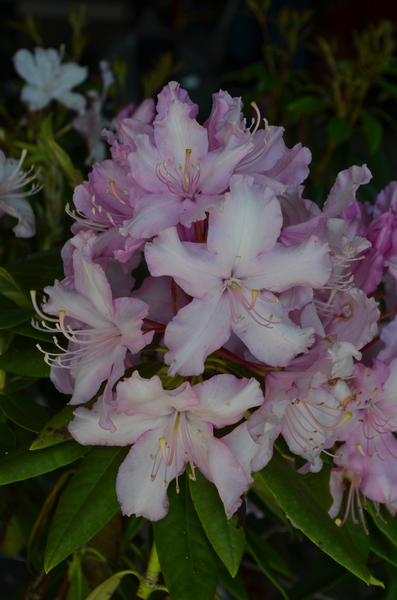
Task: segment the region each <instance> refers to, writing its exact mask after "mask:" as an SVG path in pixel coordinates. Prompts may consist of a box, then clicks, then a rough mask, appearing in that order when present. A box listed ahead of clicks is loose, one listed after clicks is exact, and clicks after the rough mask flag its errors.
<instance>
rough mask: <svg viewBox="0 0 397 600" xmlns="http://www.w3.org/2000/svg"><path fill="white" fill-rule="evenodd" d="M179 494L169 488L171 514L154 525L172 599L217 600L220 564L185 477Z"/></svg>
mask: <svg viewBox="0 0 397 600" xmlns="http://www.w3.org/2000/svg"><path fill="white" fill-rule="evenodd" d="M179 486H180V493H179V494H177V493H176V487H175V485H170V486H169V488H168V494H169V499H170V510H169V513H168V515H167V516H166V517H165V518H164V519H161V520H160V521H156V522H155V523H153V532H154V539H155V543H156V548H157V552H158V556H159V560H160V565H161V571H162V573H163V576H164V579H165V583H166V586H167V588H168V590H169V593H170V596H171V598H175V599H178V600H214V595H215V586H216V576H217V569H218V566H217V561H216V554H215V552H214V551H213V549H212V546H211V544H210V542H209V541H208V539H207V536H206V535H205V531H204V529H203V527H202V525H201V522H200V519H199V518H198V516H197V513H196V510H195V508H194V506H193V502H192V500H191V498H190V493H189V484H188V483H187V481H186V475H184V476H183V477H180V478H179Z"/></svg>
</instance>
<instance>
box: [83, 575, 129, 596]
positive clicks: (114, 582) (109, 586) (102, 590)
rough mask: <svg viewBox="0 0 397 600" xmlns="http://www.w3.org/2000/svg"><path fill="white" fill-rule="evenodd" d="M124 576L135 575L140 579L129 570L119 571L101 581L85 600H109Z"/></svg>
mask: <svg viewBox="0 0 397 600" xmlns="http://www.w3.org/2000/svg"><path fill="white" fill-rule="evenodd" d="M125 575H135V576H136V577H138V579H140V573H138V571H133V570H131V569H129V570H128V571H120V572H119V573H115V574H114V575H112V576H111V577H109V579H106V580H105V581H103V582H102V583H101V585H99V586H98V587H97V588H95V590H93V591H92V592H91V594H89V595H88V596H87V598H86V599H85V600H109V598H110V596H111V595H112V594H113V592H115V591H116V590H117V588H118V587H119V584H120V581H121V580H122V579H123V577H124V576H125Z"/></svg>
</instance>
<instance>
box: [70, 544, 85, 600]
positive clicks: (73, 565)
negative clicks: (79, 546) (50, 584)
mask: <svg viewBox="0 0 397 600" xmlns="http://www.w3.org/2000/svg"><path fill="white" fill-rule="evenodd" d="M81 562H82V561H81V556H80V555H79V553H78V552H76V553H75V555H74V556H73V559H72V560H71V561H70V563H69V566H68V581H69V588H68V593H67V596H66V600H85V598H86V597H87V595H88V594H89V592H90V586H89V585H88V581H87V580H86V578H85V577H84V575H83V570H82V568H81V567H82V565H81Z"/></svg>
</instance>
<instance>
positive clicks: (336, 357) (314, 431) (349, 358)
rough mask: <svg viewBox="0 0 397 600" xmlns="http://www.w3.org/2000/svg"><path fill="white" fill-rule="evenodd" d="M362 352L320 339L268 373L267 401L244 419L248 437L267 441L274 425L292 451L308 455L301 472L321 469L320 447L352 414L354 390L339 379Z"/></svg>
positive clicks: (328, 443) (328, 444) (329, 441)
mask: <svg viewBox="0 0 397 600" xmlns="http://www.w3.org/2000/svg"><path fill="white" fill-rule="evenodd" d="M360 356H361V355H360V353H359V352H358V351H357V349H356V348H355V347H354V346H353V345H352V344H350V343H348V342H335V343H334V344H331V343H330V342H327V341H324V342H322V344H321V345H320V346H319V347H318V348H317V352H316V351H315V349H314V350H312V351H311V352H310V353H309V354H308V355H306V356H302V357H298V358H296V359H295V360H294V361H292V363H291V365H290V366H289V367H287V368H286V369H285V371H283V372H272V373H269V375H267V377H266V394H265V402H264V404H263V405H262V407H261V408H260V409H259V410H257V411H256V412H255V413H254V414H253V415H252V416H251V417H250V419H249V421H248V432H249V434H250V435H251V436H252V439H253V440H254V441H255V442H256V443H259V444H268V439H267V438H268V435H270V436H271V437H272V438H273V439H274V435H275V432H274V428H276V429H277V432H278V433H282V435H283V437H284V439H285V441H286V442H287V444H288V447H289V448H290V450H291V452H293V453H294V454H297V455H299V456H301V457H302V458H305V459H306V460H307V461H308V463H307V465H306V467H304V468H303V470H302V472H306V471H307V470H311V471H313V472H317V471H320V470H321V467H322V460H321V459H320V454H321V452H322V451H324V449H325V448H329V447H331V446H332V445H333V444H334V441H335V438H336V436H337V430H338V429H339V428H340V427H341V426H342V424H343V423H344V422H345V421H346V420H347V419H349V418H350V417H351V413H350V412H348V411H346V405H347V403H348V401H349V399H350V398H351V395H352V394H351V390H350V389H349V387H348V386H347V385H346V383H345V382H344V381H343V379H344V378H346V377H348V376H349V375H350V374H351V372H352V370H353V357H355V358H357V359H359V358H360ZM269 423H270V425H271V428H270V429H269V426H268V424H269ZM271 456H272V453H268V454H267V457H268V460H270V458H271Z"/></svg>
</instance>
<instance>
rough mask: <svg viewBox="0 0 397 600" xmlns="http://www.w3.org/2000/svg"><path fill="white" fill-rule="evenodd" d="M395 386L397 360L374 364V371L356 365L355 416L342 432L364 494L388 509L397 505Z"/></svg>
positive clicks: (352, 403)
mask: <svg viewBox="0 0 397 600" xmlns="http://www.w3.org/2000/svg"><path fill="white" fill-rule="evenodd" d="M396 386H397V359H394V360H393V361H392V362H391V363H390V365H386V364H384V363H382V362H381V361H379V360H375V361H374V367H373V368H372V369H370V368H369V367H365V366H364V365H362V364H357V365H356V366H355V370H354V378H353V379H352V380H351V383H350V387H351V389H352V392H353V393H354V396H355V401H354V402H351V403H350V404H349V406H348V408H349V410H350V411H351V412H352V415H353V416H352V418H351V420H350V422H349V423H345V424H344V425H343V427H341V429H340V439H341V440H342V441H345V442H346V447H347V454H348V459H349V464H350V466H351V468H352V470H353V471H354V472H355V473H356V474H357V475H359V476H360V477H361V482H360V489H361V491H362V493H363V494H364V496H366V497H367V498H369V499H371V500H373V501H374V502H382V503H385V504H387V505H391V504H392V503H394V502H396V501H397V440H396V438H395V436H394V433H393V432H394V430H395V429H396V427H397V392H396V389H397V388H396Z"/></svg>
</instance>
